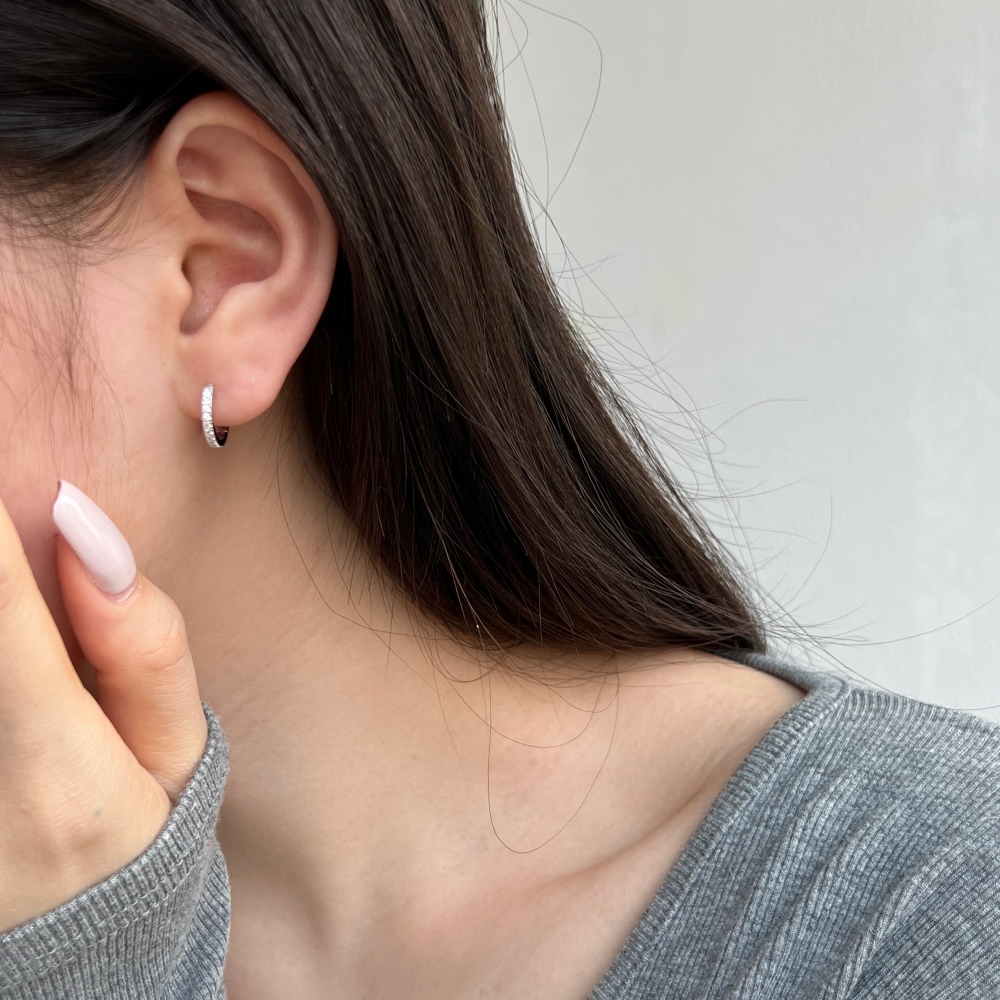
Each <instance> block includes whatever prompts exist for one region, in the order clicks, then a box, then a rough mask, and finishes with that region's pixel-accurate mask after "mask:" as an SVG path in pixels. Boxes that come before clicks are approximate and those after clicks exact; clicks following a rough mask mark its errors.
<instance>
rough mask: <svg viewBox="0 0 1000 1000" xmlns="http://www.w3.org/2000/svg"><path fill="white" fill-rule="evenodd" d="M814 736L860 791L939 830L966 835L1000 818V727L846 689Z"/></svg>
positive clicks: (940, 709) (868, 691) (959, 713)
mask: <svg viewBox="0 0 1000 1000" xmlns="http://www.w3.org/2000/svg"><path fill="white" fill-rule="evenodd" d="M816 737H817V739H816V746H815V748H814V752H815V753H818V754H821V755H822V754H825V755H827V756H829V757H830V759H831V764H832V765H833V766H835V767H839V768H841V769H844V770H845V771H846V772H849V773H854V774H856V775H857V780H858V787H859V789H860V788H863V789H865V790H866V791H867V792H868V793H869V794H870V795H871V796H873V797H874V798H875V799H878V800H881V799H893V800H896V801H899V802H907V803H909V804H911V805H912V806H914V807H919V808H920V809H921V811H922V812H923V814H924V816H925V818H926V820H927V821H928V822H934V823H936V824H937V825H938V826H939V828H940V829H941V830H942V831H947V830H949V829H953V830H956V831H957V830H964V831H966V832H968V831H969V830H970V829H971V827H970V824H972V825H973V826H977V825H979V824H981V823H985V824H986V825H989V824H990V823H993V822H994V821H995V820H996V819H997V818H998V817H1000V725H997V724H996V723H993V722H990V721H988V720H986V719H983V718H980V717H978V716H975V715H973V714H971V713H969V712H964V711H961V710H959V709H953V708H947V707H944V706H942V705H935V704H931V703H928V702H923V701H919V700H917V699H915V698H909V697H907V696H905V695H901V694H897V693H893V692H889V691H883V690H876V689H871V688H867V687H861V686H859V685H856V684H853V683H850V682H846V683H845V691H844V693H843V695H842V697H841V698H840V699H838V702H837V704H836V705H835V706H834V707H833V709H832V710H831V712H830V713H829V714H828V716H827V717H825V718H823V719H822V720H820V721H819V723H818V727H817V733H816ZM834 762H836V763H834Z"/></svg>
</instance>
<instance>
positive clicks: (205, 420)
mask: <svg viewBox="0 0 1000 1000" xmlns="http://www.w3.org/2000/svg"><path fill="white" fill-rule="evenodd" d="M214 393H215V386H212V385H206V386H205V388H204V389H202V390H201V427H202V430H203V431H204V432H205V440H206V441H207V442H208V445H209V447H210V448H221V447H222V446H223V445H224V444H225V443H226V438H227V437H229V428H228V427H216V426H215V421H214V420H213V419H212V396H213V395H214Z"/></svg>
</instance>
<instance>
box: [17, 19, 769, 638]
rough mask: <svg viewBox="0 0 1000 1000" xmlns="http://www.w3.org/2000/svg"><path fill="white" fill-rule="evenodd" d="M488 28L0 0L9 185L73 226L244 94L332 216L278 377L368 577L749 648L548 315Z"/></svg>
mask: <svg viewBox="0 0 1000 1000" xmlns="http://www.w3.org/2000/svg"><path fill="white" fill-rule="evenodd" d="M487 29H488V24H487V20H486V14H485V13H484V10H483V8H482V6H481V5H480V4H478V3H477V2H476V0H296V2H295V3H292V4H290V3H289V2H288V0H30V3H26V2H24V0H0V176H2V178H3V190H2V196H3V197H4V198H5V199H6V201H7V208H8V209H9V206H11V205H14V204H17V205H19V206H23V205H28V204H31V205H34V206H35V207H36V209H37V207H38V206H39V205H44V209H43V210H42V211H41V212H40V213H39V212H36V223H37V224H38V225H41V226H44V227H45V228H46V229H47V231H49V232H52V233H56V232H58V233H64V232H65V233H67V234H68V233H69V232H70V231H72V232H73V233H74V234H75V237H76V238H78V239H83V238H85V235H86V229H85V224H86V221H87V220H90V219H95V218H101V217H102V209H105V208H108V207H109V206H112V205H114V204H115V203H116V199H118V200H120V201H121V203H122V204H127V201H128V193H129V192H132V193H134V192H135V190H136V188H135V187H134V184H135V179H136V177H137V176H141V170H142V165H143V163H144V161H145V157H146V155H147V153H148V151H149V149H150V147H151V145H152V143H153V142H154V141H155V139H156V138H157V136H158V135H159V133H160V131H161V130H162V129H163V127H164V126H165V125H166V123H167V122H168V121H169V119H170V117H171V116H172V115H173V114H174V112H175V111H176V110H177V109H178V108H179V107H181V106H182V105H183V104H184V103H185V102H186V101H188V100H189V99H190V98H192V97H194V96H196V95H197V94H199V93H202V92H205V91H210V90H218V89H225V90H229V91H231V92H233V93H235V94H237V95H238V96H239V97H240V98H242V99H243V100H244V101H245V102H246V103H247V104H248V105H249V106H250V107H251V108H253V109H254V110H255V111H256V112H257V113H258V114H259V115H261V117H262V118H264V119H265V120H266V121H267V122H268V123H269V124H270V126H271V127H272V128H273V129H274V130H275V131H276V132H277V133H278V134H279V135H281V136H282V137H283V138H284V140H285V141H286V142H287V143H288V145H289V146H290V148H291V149H292V150H293V151H294V152H295V153H296V155H297V156H298V157H299V158H300V159H301V161H302V164H303V166H304V167H305V168H306V170H308V171H309V173H310V175H311V176H312V177H313V179H314V181H315V182H316V184H317V185H318V187H319V188H320V190H321V191H322V192H323V194H324V196H325V197H326V199H327V201H328V204H329V207H330V210H331V212H332V214H333V216H334V218H335V220H336V222H337V225H338V227H339V229H340V232H341V240H342V251H341V256H340V260H339V261H338V262H337V270H336V275H335V279H334V284H333V289H332V292H331V295H330V299H329V302H328V304H327V307H326V309H325V311H324V314H323V316H322V319H321V321H320V323H319V324H318V326H317V328H316V331H315V333H314V335H313V336H312V338H311V340H310V342H309V344H308V345H307V347H306V349H305V351H304V353H303V354H302V356H301V357H300V359H299V360H298V362H297V363H296V367H295V370H294V372H293V377H292V379H291V380H290V385H289V387H288V388H289V391H291V392H293V393H295V394H296V395H297V397H298V400H299V405H300V407H301V410H302V413H303V414H304V427H305V428H306V432H307V436H308V440H309V442H310V444H309V446H310V447H311V448H312V450H313V452H314V455H315V458H316V459H317V460H318V462H319V463H320V465H321V467H322V469H323V470H324V471H325V473H326V475H327V477H328V479H329V486H330V490H331V493H332V496H333V498H334V499H335V500H336V501H337V502H338V503H339V504H340V505H341V506H342V507H343V508H344V510H345V511H346V513H347V514H348V515H349V517H350V518H351V519H352V520H353V522H354V523H355V525H356V526H357V530H358V531H359V533H360V537H361V539H362V540H363V542H364V544H365V545H367V547H368V548H369V549H370V551H371V553H372V555H373V556H374V557H375V560H376V565H377V566H379V567H380V569H381V571H382V572H383V573H384V574H385V575H386V577H387V578H388V579H389V580H390V581H392V582H393V583H394V584H395V585H397V586H399V587H400V588H401V589H402V592H403V593H405V594H406V595H407V596H408V597H409V598H411V599H412V600H414V601H415V602H416V603H417V605H418V606H419V607H420V608H421V609H422V610H423V611H424V612H425V613H427V614H428V615H430V616H432V617H433V618H435V619H436V620H437V621H439V622H441V623H442V624H444V625H446V626H447V627H449V628H450V629H452V630H453V631H454V632H455V633H456V634H458V635H460V636H465V637H466V638H467V637H468V636H470V635H471V636H474V637H478V638H480V639H481V640H482V641H483V642H484V643H486V644H490V645H493V646H496V647H500V648H505V647H508V646H511V645H514V644H516V643H519V642H532V643H541V644H542V645H543V646H546V647H552V648H555V649H578V650H605V651H616V650H633V649H642V648H657V647H665V646H698V647H701V648H704V649H707V650H716V651H719V650H724V649H733V648H738V647H742V648H749V649H756V650H758V651H762V652H763V651H765V637H764V634H763V630H762V627H761V619H760V616H759V611H757V610H755V609H754V607H753V605H752V603H751V601H750V600H749V599H748V597H747V594H748V592H749V585H748V580H747V578H746V577H745V576H744V574H743V572H742V571H741V570H740V569H738V568H737V567H736V564H735V563H734V562H733V561H732V560H731V559H730V557H729V556H728V554H727V553H726V551H725V550H724V548H723V547H722V546H721V545H720V543H719V542H718V541H717V540H716V539H715V538H714V536H713V535H712V533H711V532H710V531H709V530H708V528H707V527H706V526H705V524H704V522H703V521H702V520H701V518H700V516H699V515H698V512H697V511H696V509H695V506H694V504H693V502H692V501H691V500H690V499H689V498H688V497H687V496H685V494H684V493H683V491H682V490H681V489H679V488H678V486H677V485H676V484H675V482H674V481H673V479H672V478H671V476H670V474H669V473H668V471H667V469H666V467H665V465H664V463H663V460H662V459H661V458H660V457H658V455H657V453H656V452H655V450H654V448H653V447H652V445H651V444H650V443H649V441H648V439H647V437H646V434H645V432H644V431H643V429H642V427H641V425H640V423H639V420H638V417H637V416H636V414H635V412H634V410H633V409H632V408H631V407H630V405H629V404H628V402H627V401H626V399H625V398H624V396H623V394H622V393H621V391H620V390H619V389H618V388H617V387H616V386H615V385H614V383H613V380H612V378H611V376H610V375H609V374H608V372H607V371H606V370H605V368H604V366H603V365H602V364H600V363H599V361H598V360H597V358H596V356H595V355H593V354H592V353H591V351H590V349H589V348H588V346H587V344H586V343H585V342H584V341H583V339H582V338H581V336H580V335H579V333H578V332H577V331H576V330H575V329H574V327H573V325H572V323H571V321H570V319H569V317H568V315H567V313H566V311H565V310H564V309H563V307H562V305H561V303H560V300H559V296H558V294H557V290H556V288H555V285H554V282H553V279H552V277H551V275H550V274H549V273H548V271H547V269H546V267H545V266H544V264H543V262H542V259H541V256H540V254H539V251H538V248H537V246H536V243H535V240H534V238H533V236H532V232H531V228H530V226H529V223H528V221H527V219H526V217H525V213H524V210H523V207H522V204H521V201H520V197H519V192H518V188H517V183H516V175H515V169H514V165H513V163H512V157H511V148H510V142H509V136H508V130H507V125H506V118H505V115H504V111H503V108H502V105H501V100H500V97H499V94H498V88H497V81H496V77H495V72H494V64H493V60H492V56H491V52H490V49H489V46H488V35H487ZM105 221H106V219H105ZM91 235H92V234H91Z"/></svg>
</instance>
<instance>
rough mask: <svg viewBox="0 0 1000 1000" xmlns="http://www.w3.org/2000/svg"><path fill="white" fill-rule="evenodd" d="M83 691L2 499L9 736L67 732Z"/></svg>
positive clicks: (2, 704)
mask: <svg viewBox="0 0 1000 1000" xmlns="http://www.w3.org/2000/svg"><path fill="white" fill-rule="evenodd" d="M81 692H82V687H81V684H80V679H79V677H78V676H77V674H76V671H75V670H74V669H73V664H72V663H71V661H70V659H69V656H68V654H67V653H66V647H65V646H64V645H63V641H62V636H61V635H60V634H59V629H58V626H57V625H56V623H55V621H53V618H52V615H51V613H50V612H49V608H48V605H47V604H46V603H45V599H44V598H43V597H42V595H41V592H40V591H39V589H38V585H37V583H36V582H35V577H34V575H33V574H32V572H31V567H30V566H29V564H28V560H27V557H26V556H25V553H24V547H23V546H22V544H21V538H20V536H19V535H18V533H17V529H16V528H15V527H14V523H13V521H12V520H11V518H10V515H9V514H8V512H7V508H6V507H5V506H4V505H3V504H2V503H0V721H2V726H0V729H2V734H3V737H4V738H5V739H7V738H11V737H16V736H18V735H19V734H23V733H25V732H27V731H29V730H31V731H33V732H35V733H36V735H38V736H39V737H42V735H43V731H44V730H49V731H56V732H58V731H62V730H64V729H65V726H66V724H67V723H68V722H69V718H68V716H67V713H73V712H76V711H78V708H79V696H80V694H81Z"/></svg>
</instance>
